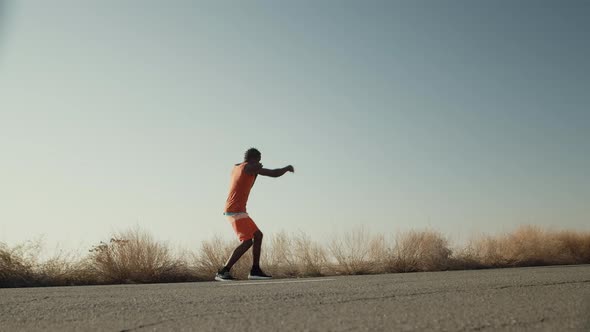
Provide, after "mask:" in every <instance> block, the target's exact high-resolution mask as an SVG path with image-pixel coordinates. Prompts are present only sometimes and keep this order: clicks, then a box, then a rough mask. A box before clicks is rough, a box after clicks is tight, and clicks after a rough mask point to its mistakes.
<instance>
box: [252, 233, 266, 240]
mask: <svg viewBox="0 0 590 332" xmlns="http://www.w3.org/2000/svg"><path fill="white" fill-rule="evenodd" d="M263 236H264V234H262V232H261V231H256V232H254V241H262V237H263Z"/></svg>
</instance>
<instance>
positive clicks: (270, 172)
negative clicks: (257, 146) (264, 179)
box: [258, 165, 295, 178]
mask: <svg viewBox="0 0 590 332" xmlns="http://www.w3.org/2000/svg"><path fill="white" fill-rule="evenodd" d="M287 172H291V173H294V172H295V169H294V168H293V166H291V165H289V166H287V167H283V168H277V169H266V168H260V170H258V174H260V175H264V176H270V177H271V178H278V177H280V176H283V175H284V174H285V173H287Z"/></svg>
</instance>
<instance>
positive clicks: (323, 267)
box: [0, 226, 590, 287]
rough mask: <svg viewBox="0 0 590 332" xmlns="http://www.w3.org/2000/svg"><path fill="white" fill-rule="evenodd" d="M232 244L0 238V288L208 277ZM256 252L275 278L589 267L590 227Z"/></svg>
mask: <svg viewBox="0 0 590 332" xmlns="http://www.w3.org/2000/svg"><path fill="white" fill-rule="evenodd" d="M238 244H239V243H238V242H237V241H227V240H223V239H221V238H219V237H216V238H213V239H211V240H210V241H205V242H203V243H202V245H201V248H200V250H199V251H198V252H190V251H187V252H184V253H182V254H177V255H174V254H173V253H171V251H170V250H169V247H168V245H167V244H165V243H161V242H158V241H156V240H154V239H153V237H152V236H151V235H150V234H149V233H147V232H145V231H142V230H141V229H138V228H135V229H130V230H127V231H124V232H120V233H117V234H114V235H113V236H112V238H111V239H110V240H109V241H108V242H100V243H99V244H98V245H96V246H94V247H93V248H92V249H91V250H90V252H89V253H87V254H86V255H84V256H82V257H79V256H76V255H71V254H65V253H58V254H56V255H55V256H53V257H51V258H49V259H46V260H40V259H39V256H40V255H39V254H40V253H41V250H42V242H41V241H40V240H37V241H30V242H26V243H24V244H22V245H19V246H15V247H8V246H7V245H5V244H3V243H0V287H29V286H63V285H86V284H113V283H154V282H180V281H198V280H212V279H213V276H214V275H215V272H216V271H217V270H218V269H219V268H220V267H221V266H222V265H223V264H224V263H225V261H226V260H227V258H228V257H229V255H230V254H231V252H232V250H233V249H234V248H235V247H236V246H237V245H238ZM262 254H263V256H262V266H263V268H264V269H265V270H266V271H268V272H269V273H271V274H273V275H274V276H275V277H279V278H283V277H308V276H323V275H336V274H368V273H396V272H418V271H440V270H448V269H474V268H501V267H517V266H535V265H556V264H589V263H590V232H576V231H567V230H560V231H557V230H548V229H542V228H539V227H535V226H522V227H519V228H517V229H516V230H514V231H513V232H510V233H505V234H498V235H494V236H490V235H480V236H476V237H474V238H472V239H471V241H470V242H469V243H468V244H467V245H466V246H464V247H462V248H456V249H454V250H453V249H452V247H451V245H450V244H449V241H448V240H447V238H446V237H444V236H443V235H442V234H441V233H440V232H437V231H433V230H423V231H408V232H403V233H398V234H396V236H394V237H392V238H386V237H385V236H383V235H372V234H370V233H369V232H367V231H366V230H364V229H362V228H361V229H356V230H354V231H352V232H348V233H345V234H341V235H339V236H336V237H334V238H333V240H332V241H331V242H330V243H329V245H328V246H327V247H323V246H322V245H320V244H319V243H317V242H315V241H313V240H312V239H311V238H310V237H309V236H308V235H306V234H304V233H297V234H287V233H285V232H281V233H278V234H275V235H274V236H269V237H267V238H266V239H265V243H264V245H263V247H262ZM251 263H252V256H251V252H250V251H249V252H248V253H247V254H246V256H245V258H243V259H241V260H240V261H239V262H238V263H237V264H236V266H234V268H233V269H232V273H233V274H234V276H236V277H237V278H245V277H246V276H247V274H248V272H249V269H250V266H251Z"/></svg>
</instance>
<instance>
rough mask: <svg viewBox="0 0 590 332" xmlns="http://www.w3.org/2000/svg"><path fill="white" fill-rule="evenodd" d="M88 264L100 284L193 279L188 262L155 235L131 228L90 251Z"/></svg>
mask: <svg viewBox="0 0 590 332" xmlns="http://www.w3.org/2000/svg"><path fill="white" fill-rule="evenodd" d="M89 267H90V269H91V271H92V273H93V274H94V275H95V276H96V279H97V281H98V282H100V283H136V282H143V283H148V282H170V281H187V280H186V278H188V279H189V280H190V277H191V276H190V272H189V270H188V268H187V265H186V264H185V263H184V262H183V261H181V260H179V259H175V258H174V257H172V255H171V254H170V252H169V250H168V247H167V246H166V245H164V244H162V243H159V242H156V241H155V240H154V239H153V238H152V236H151V235H150V234H149V233H147V232H145V231H142V230H140V229H139V228H135V229H131V230H128V231H125V232H122V233H118V234H116V235H115V236H114V237H113V238H111V240H110V241H109V242H108V243H105V242H101V243H100V244H99V245H97V246H95V247H93V248H92V249H91V250H90V256H89Z"/></svg>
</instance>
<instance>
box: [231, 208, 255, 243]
mask: <svg viewBox="0 0 590 332" xmlns="http://www.w3.org/2000/svg"><path fill="white" fill-rule="evenodd" d="M227 219H228V220H229V222H230V223H231V226H232V227H233V229H234V231H235V232H236V235H237V236H238V238H239V239H240V241H246V240H251V239H252V238H253V237H254V233H256V231H258V226H256V224H255V223H254V220H252V218H250V217H249V216H248V214H247V213H240V214H236V215H233V216H227Z"/></svg>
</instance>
